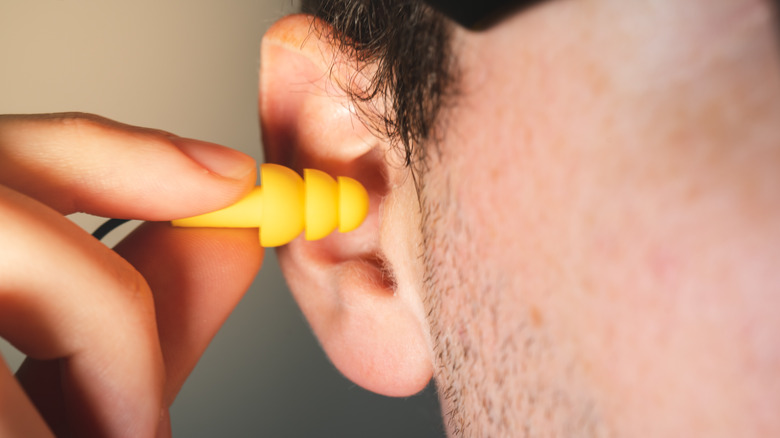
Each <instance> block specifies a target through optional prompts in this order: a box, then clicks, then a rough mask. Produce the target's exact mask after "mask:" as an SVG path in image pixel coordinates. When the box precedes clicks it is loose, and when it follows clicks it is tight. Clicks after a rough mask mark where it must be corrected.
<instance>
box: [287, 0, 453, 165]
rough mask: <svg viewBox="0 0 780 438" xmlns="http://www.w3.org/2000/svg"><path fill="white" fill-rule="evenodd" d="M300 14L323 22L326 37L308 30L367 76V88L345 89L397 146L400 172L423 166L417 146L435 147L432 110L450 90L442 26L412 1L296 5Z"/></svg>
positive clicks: (325, 0) (312, 0) (331, 0)
mask: <svg viewBox="0 0 780 438" xmlns="http://www.w3.org/2000/svg"><path fill="white" fill-rule="evenodd" d="M302 11H303V12H306V13H310V14H312V15H314V16H316V17H319V18H321V19H322V20H323V21H324V22H326V23H328V24H329V25H330V26H331V27H332V29H333V31H330V30H329V29H321V28H317V26H316V25H315V26H314V27H313V31H314V32H318V33H319V36H320V37H326V38H332V39H333V41H332V42H333V43H334V44H335V45H336V47H337V48H338V49H340V53H343V54H345V55H347V56H348V59H352V60H355V61H357V62H358V74H361V75H368V76H369V79H370V80H369V81H368V85H366V86H360V87H359V88H357V87H358V86H357V85H354V84H358V83H365V82H359V81H347V84H349V85H346V84H344V87H345V91H346V92H347V93H348V95H349V96H350V98H351V99H352V100H353V101H354V102H355V103H356V107H357V108H358V109H359V111H360V112H361V113H362V114H361V115H362V116H364V118H363V119H364V122H365V123H367V125H368V126H369V127H370V128H373V129H375V130H377V131H379V133H381V134H382V135H384V136H386V137H387V139H388V140H389V141H390V142H391V143H393V144H395V145H400V146H402V147H403V151H404V154H405V161H406V164H407V165H409V164H413V163H419V162H422V161H423V160H424V158H425V156H424V155H425V149H424V148H421V147H419V145H420V143H422V142H424V141H430V140H434V137H435V136H436V134H435V130H434V126H435V123H436V120H437V116H438V114H439V111H440V109H441V108H442V106H443V104H444V103H445V101H446V100H447V99H448V97H449V96H450V95H451V94H452V93H453V91H454V82H455V65H454V62H453V60H452V59H451V56H450V24H449V22H448V21H447V20H445V19H444V18H443V17H442V16H441V15H439V13H437V12H435V11H433V10H432V9H430V8H429V7H428V6H426V5H425V4H423V3H422V2H420V1H415V0H303V1H302ZM375 98H380V100H378V99H375ZM379 101H381V102H385V104H384V105H379V104H378V102H379Z"/></svg>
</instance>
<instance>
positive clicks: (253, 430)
mask: <svg viewBox="0 0 780 438" xmlns="http://www.w3.org/2000/svg"><path fill="white" fill-rule="evenodd" d="M296 7H297V4H296V2H294V1H291V0H254V1H250V0H219V1H217V0H154V1H153V0H135V1H132V2H129V1H122V0H0V114H2V113H42V112H60V111H84V112H90V113H96V114H100V115H102V116H105V117H108V118H112V119H115V120H118V121H121V122H124V123H129V124H133V125H140V126H147V127H154V128H159V129H164V130H167V131H170V132H174V133H176V134H178V135H181V136H185V137H194V138H199V139H203V140H207V141H212V142H216V143H220V144H224V145H228V146H231V147H233V148H236V149H240V150H242V151H244V152H246V153H249V154H251V155H253V156H255V157H256V158H258V159H259V160H262V156H261V148H260V134H259V128H258V122H257V72H258V67H259V53H258V50H259V47H260V39H261V37H262V35H263V33H264V32H265V29H267V28H268V26H269V25H270V24H271V23H273V22H274V20H275V19H276V18H278V17H280V16H282V15H283V14H286V13H290V12H293V11H295V10H296ZM73 219H74V220H75V221H76V222H77V223H79V224H80V225H81V226H83V227H84V228H86V229H87V230H89V231H92V230H93V229H94V228H95V227H97V225H98V224H99V223H100V222H101V220H100V219H99V218H92V217H87V216H84V215H76V216H74V217H73ZM130 228H132V224H130V225H127V226H124V227H123V229H122V231H121V232H120V231H119V230H118V231H117V233H116V235H112V236H110V237H112V238H113V239H114V240H116V239H117V238H118V237H117V236H118V235H120V234H122V232H124V233H126V232H127V231H128V230H129V229H130ZM110 243H111V242H109V244H110ZM266 254H267V257H266V260H265V264H264V267H263V269H262V271H261V273H260V275H259V276H258V278H257V279H256V281H255V283H254V285H253V286H252V288H251V289H250V290H249V291H248V292H247V294H246V297H245V298H244V299H243V301H242V302H241V304H240V305H239V306H238V308H237V309H236V310H235V312H234V313H233V315H232V316H231V318H230V319H229V320H228V322H227V324H226V325H225V327H224V328H223V329H222V330H221V331H220V333H219V334H218V335H217V337H216V339H215V340H214V342H213V343H212V345H211V346H210V348H209V349H208V350H207V351H206V354H205V355H204V357H203V359H202V360H201V362H200V364H199V365H198V367H197V368H196V369H195V371H194V372H193V374H192V376H191V377H190V379H189V381H188V383H187V384H186V385H185V386H184V388H183V389H182V391H181V393H180V394H179V397H178V399H177V400H176V402H175V403H174V405H173V408H172V420H173V432H174V436H180V437H213V436H225V437H243V436H273V437H312V436H315V437H395V436H403V437H441V436H443V435H444V432H443V428H442V425H441V419H440V414H439V407H438V403H437V399H436V395H435V391H434V389H433V388H432V387H429V388H428V389H427V390H426V391H425V392H423V393H422V394H420V395H418V396H415V397H411V398H406V399H391V398H386V397H381V396H377V395H374V394H371V393H368V392H366V391H364V390H362V389H361V388H359V387H357V386H355V385H354V384H352V383H351V382H349V381H348V380H346V379H344V378H343V377H342V376H341V375H340V374H339V373H338V371H336V369H335V368H334V367H333V366H332V365H331V364H330V363H329V362H328V359H327V358H326V357H325V355H324V354H323V353H322V350H321V349H320V347H319V346H318V345H317V342H316V340H315V339H314V338H313V336H312V335H311V333H310V331H309V328H308V326H307V325H306V322H305V320H304V319H303V317H302V316H301V314H300V312H299V310H298V308H297V307H296V305H295V303H294V301H293V300H292V298H291V296H290V294H289V292H288V291H287V289H286V286H285V285H284V280H283V278H282V276H281V274H280V273H279V269H278V266H277V262H276V259H275V257H274V254H273V251H268V252H267V253H266ZM215 293H218V291H215ZM0 350H2V354H3V357H4V359H5V360H6V362H8V364H9V366H11V367H12V368H13V369H15V368H16V367H18V365H19V364H20V363H21V361H22V359H23V356H22V355H21V354H20V353H19V352H17V351H16V350H14V349H13V347H11V346H9V345H8V344H7V343H5V341H2V340H1V339H0Z"/></svg>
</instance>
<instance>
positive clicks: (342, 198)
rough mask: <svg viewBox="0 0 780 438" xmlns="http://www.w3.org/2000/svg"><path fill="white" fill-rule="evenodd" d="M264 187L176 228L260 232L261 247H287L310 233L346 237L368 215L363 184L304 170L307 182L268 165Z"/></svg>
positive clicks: (317, 236) (262, 171)
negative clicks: (233, 229)
mask: <svg viewBox="0 0 780 438" xmlns="http://www.w3.org/2000/svg"><path fill="white" fill-rule="evenodd" d="M260 182H261V184H262V185H260V186H257V187H255V188H254V189H253V190H252V191H251V192H250V193H249V194H248V195H247V196H246V197H244V198H243V199H241V200H240V201H238V202H237V203H235V204H233V205H231V206H229V207H226V208H223V209H221V210H217V211H214V212H211V213H206V214H202V215H199V216H194V217H190V218H183V219H177V220H174V221H173V225H174V226H177V227H219V228H259V229H260V244H261V245H262V246H265V247H273V246H280V245H284V244H286V243H288V242H290V241H291V240H293V239H295V238H296V237H297V236H298V235H299V234H301V232H302V231H304V229H305V230H306V239H307V240H316V239H321V238H323V237H325V236H327V235H328V234H330V233H331V232H332V231H333V230H335V229H336V228H337V227H338V229H339V231H340V232H342V233H346V232H349V231H352V230H354V229H356V228H358V227H359V226H360V224H362V223H363V221H364V220H365V218H366V215H367V214H368V193H367V192H366V189H365V188H364V187H363V185H361V184H360V183H359V182H357V181H355V180H354V179H352V178H348V177H344V176H340V177H338V180H334V179H333V178H331V177H330V176H329V175H328V174H327V173H325V172H322V171H319V170H314V169H305V170H304V179H301V177H300V176H299V175H298V174H297V173H295V172H294V171H292V170H290V169H289V168H287V167H284V166H280V165H278V164H270V163H265V164H262V165H261V166H260Z"/></svg>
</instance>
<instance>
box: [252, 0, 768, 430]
mask: <svg viewBox="0 0 780 438" xmlns="http://www.w3.org/2000/svg"><path fill="white" fill-rule="evenodd" d="M306 8H307V11H308V12H311V13H313V14H315V15H317V16H318V17H320V18H319V19H313V18H312V17H310V16H294V17H288V18H285V19H283V20H282V21H280V22H279V23H277V24H276V25H275V26H274V27H273V28H272V29H271V30H270V31H269V33H268V34H267V36H266V38H265V40H264V44H263V58H262V61H263V62H262V68H261V83H260V85H261V87H260V88H261V91H260V92H261V95H260V112H261V116H262V126H263V135H264V144H265V146H266V149H267V157H268V159H269V160H270V161H275V162H280V163H282V164H286V165H289V166H292V167H297V168H302V167H308V166H311V167H319V168H323V169H325V170H328V171H330V172H331V173H333V174H340V175H348V176H352V177H355V178H357V179H359V180H361V181H362V182H364V183H365V184H366V186H367V188H368V189H369V192H370V196H371V198H372V201H373V202H372V204H373V205H372V209H371V212H370V214H369V219H368V221H367V223H366V224H365V225H364V226H363V227H362V228H361V229H359V230H358V231H356V232H353V233H350V234H345V235H335V236H331V237H329V238H327V239H325V240H323V241H318V242H305V241H302V240H298V241H295V242H293V243H291V244H290V245H288V246H287V247H285V248H283V249H281V250H280V252H279V255H280V260H281V263H282V268H283V269H284V271H285V274H286V276H287V278H288V281H289V283H290V286H291V289H292V291H293V293H294V294H295V296H296V299H297V300H298V302H299V304H300V305H301V308H302V310H303V312H304V314H305V315H306V317H307V318H308V319H309V321H310V323H311V325H312V328H313V330H314V331H315V333H316V334H317V336H318V337H319V339H320V341H321V343H322V345H323V347H324V349H325V351H326V352H327V353H328V355H329V357H330V358H331V360H332V361H333V362H334V364H335V365H336V366H337V367H338V368H339V369H340V370H341V371H342V372H343V373H344V374H345V375H346V376H347V377H349V378H350V379H352V380H353V381H355V382H356V383H358V384H360V385H362V386H364V387H366V388H368V389H371V390H374V391H377V392H379V393H383V394H388V395H401V396H402V395H409V394H412V393H414V392H416V391H418V390H420V389H421V388H422V387H424V385H425V384H426V383H427V382H428V380H429V379H430V378H431V376H432V375H433V376H434V377H435V379H436V382H437V386H438V389H439V393H440V395H441V399H442V404H443V410H444V414H445V424H446V425H447V427H448V430H449V431H450V432H451V433H453V434H459V433H460V434H463V435H464V436H475V435H476V436H517V435H522V434H525V435H531V436H537V435H542V436H547V435H559V436H607V435H616V436H691V435H693V436H717V435H723V436H734V435H748V434H750V435H756V436H769V435H773V434H774V435H777V434H780V420H778V418H777V417H776V415H775V413H776V412H777V411H778V409H780V345H779V344H778V342H777V336H779V335H780V318H776V317H775V315H774V313H775V310H774V309H776V308H777V306H778V304H780V270H778V269H777V266H776V265H777V263H776V260H780V192H778V190H780V189H779V188H780V172H777V170H776V169H777V166H778V164H780V128H778V126H780V123H778V121H780V62H778V61H779V60H780V58H779V57H778V53H780V51H779V50H778V47H777V38H776V34H775V31H774V28H773V23H772V21H773V17H772V10H771V8H770V4H769V3H768V2H767V1H766V0H716V1H713V0H686V1H681V0H658V1H654V2H626V1H622V0H550V1H543V2H537V4H535V5H534V6H531V7H527V8H519V9H512V10H510V11H509V12H507V13H506V14H505V15H503V16H501V17H493V19H492V20H491V21H490V25H489V26H486V27H485V28H483V29H481V30H479V31H470V30H467V29H464V28H462V27H460V26H458V25H456V24H455V23H454V22H452V21H449V20H448V19H447V18H445V17H443V16H442V15H440V14H438V13H436V12H435V11H433V10H431V9H429V8H427V7H426V6H424V5H422V4H419V3H416V2H411V1H394V0H388V1H376V0H374V1H360V0H330V1H324V2H317V3H316V4H315V3H307V5H306Z"/></svg>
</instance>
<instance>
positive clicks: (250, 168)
mask: <svg viewBox="0 0 780 438" xmlns="http://www.w3.org/2000/svg"><path fill="white" fill-rule="evenodd" d="M171 141H173V143H174V144H175V145H176V146H177V147H178V148H179V150H181V151H182V152H184V154H185V155H187V156H188V157H190V158H191V159H192V160H193V161H195V162H196V163H198V164H200V165H201V166H203V167H205V168H206V169H208V170H209V171H211V172H214V173H216V174H217V175H221V176H223V177H225V178H230V179H243V178H245V177H246V176H247V175H249V174H250V173H252V172H254V171H255V169H256V166H257V163H256V162H255V160H254V158H252V157H250V156H249V155H247V154H245V153H243V152H239V151H237V150H235V149H230V148H228V147H225V146H221V145H218V144H214V143H208V142H205V141H200V140H194V139H191V138H181V137H174V138H171Z"/></svg>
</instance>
